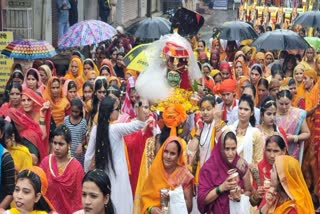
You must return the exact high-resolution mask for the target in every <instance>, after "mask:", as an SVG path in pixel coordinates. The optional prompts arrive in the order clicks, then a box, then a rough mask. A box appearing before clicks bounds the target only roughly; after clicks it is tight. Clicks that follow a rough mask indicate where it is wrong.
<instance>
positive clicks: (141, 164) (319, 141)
mask: <svg viewBox="0 0 320 214" xmlns="http://www.w3.org/2000/svg"><path fill="white" fill-rule="evenodd" d="M190 46H192V48H193V50H194V55H195V57H196V59H197V60H198V64H199V66H200V67H201V69H202V74H203V76H202V78H201V79H199V85H201V86H202V87H199V89H198V90H199V91H197V93H195V94H193V95H192V97H193V98H195V99H193V100H196V103H195V105H196V106H195V108H194V109H195V110H194V111H186V109H184V106H183V105H181V104H177V103H172V104H168V105H167V106H165V108H164V110H163V112H158V111H151V110H150V103H149V101H148V100H146V99H145V98H143V97H140V96H139V94H138V92H137V90H136V89H135V81H136V79H137V78H139V75H138V73H137V72H136V71H133V70H128V69H126V68H125V66H124V63H123V61H122V58H123V56H124V53H122V52H120V53H119V52H118V51H119V50H118V49H112V50H111V51H109V50H108V51H105V49H104V48H103V47H98V48H97V53H96V58H95V59H91V58H88V59H83V58H82V54H81V53H78V52H74V53H73V54H72V56H71V58H70V63H69V67H68V70H67V71H66V72H65V73H63V72H61V71H57V70H56V68H55V64H54V63H53V62H52V61H50V60H49V59H48V60H45V61H43V62H42V61H41V62H37V63H34V64H33V67H32V68H29V69H27V70H25V69H23V67H22V66H21V65H19V64H15V65H14V67H13V69H12V73H11V76H10V79H9V80H8V83H7V86H6V92H5V97H4V102H3V104H2V105H1V107H0V116H1V118H0V138H1V141H0V142H1V144H0V169H1V170H0V184H1V185H0V208H1V209H0V213H12V214H13V213H61V214H71V213H95V214H98V213H118V214H127V213H152V214H154V213H168V212H169V213H199V212H200V213H259V214H260V213H263V214H266V213H290V214H292V213H299V214H300V213H303V214H305V213H315V211H316V209H317V207H318V206H319V204H318V202H319V197H320V192H319V187H320V179H319V173H318V172H319V167H320V146H319V145H320V132H319V127H320V124H319V123H320V117H319V115H320V109H319V108H318V107H319V103H320V100H319V97H320V96H319V95H320V83H318V76H319V75H320V55H317V54H316V52H315V50H314V49H313V48H308V49H306V50H305V51H304V53H303V55H301V53H298V52H296V53H291V52H290V53H289V52H287V51H280V52H271V51H268V52H265V51H262V52H257V51H256V50H255V49H254V48H253V47H251V46H250V45H248V44H241V45H240V46H239V47H238V46H237V45H236V43H232V42H230V43H228V44H227V47H226V48H222V45H221V43H220V40H219V39H217V38H214V39H213V40H212V42H211V43H210V45H209V47H206V42H205V41H203V40H201V39H200V38H199V36H198V37H194V38H192V39H190ZM120 51H121V50H120ZM159 57H160V56H159ZM168 204H169V205H168ZM315 207H316V208H315ZM177 210H178V212H177Z"/></svg>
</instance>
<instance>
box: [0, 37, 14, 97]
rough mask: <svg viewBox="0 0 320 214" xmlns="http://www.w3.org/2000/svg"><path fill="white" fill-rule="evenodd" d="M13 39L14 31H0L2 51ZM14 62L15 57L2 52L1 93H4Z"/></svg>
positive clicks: (0, 67) (0, 47)
mask: <svg viewBox="0 0 320 214" xmlns="http://www.w3.org/2000/svg"><path fill="white" fill-rule="evenodd" d="M11 41H13V33H12V32H5V31H0V52H1V51H2V50H3V49H5V47H6V46H7V45H8V44H9V43H10V42H11ZM12 64H13V59H12V58H9V57H7V56H5V55H3V54H0V95H1V97H2V96H3V94H4V89H5V87H6V83H7V80H8V79H9V77H10V71H11V67H12Z"/></svg>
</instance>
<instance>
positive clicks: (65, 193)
mask: <svg viewBox="0 0 320 214" xmlns="http://www.w3.org/2000/svg"><path fill="white" fill-rule="evenodd" d="M40 166H41V168H42V169H43V170H44V171H45V173H46V175H47V178H48V184H49V185H48V190H47V193H46V197H47V198H48V199H49V200H50V201H51V203H52V204H53V206H54V208H55V209H56V211H57V212H58V213H63V214H72V213H73V212H75V211H78V210H80V209H82V202H81V195H82V194H81V193H82V178H83V176H84V172H83V169H82V166H81V164H80V163H79V161H77V160H76V159H74V158H71V159H70V161H69V162H68V164H67V165H66V167H65V169H64V171H63V172H62V174H61V175H60V174H59V169H58V165H57V160H56V157H55V156H54V155H49V156H47V157H45V158H44V159H43V160H42V162H41V165H40Z"/></svg>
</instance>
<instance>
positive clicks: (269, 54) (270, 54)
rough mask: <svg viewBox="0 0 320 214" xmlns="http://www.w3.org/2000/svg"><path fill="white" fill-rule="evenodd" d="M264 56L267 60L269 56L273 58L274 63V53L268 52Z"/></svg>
mask: <svg viewBox="0 0 320 214" xmlns="http://www.w3.org/2000/svg"><path fill="white" fill-rule="evenodd" d="M264 56H265V58H267V56H271V57H272V59H273V60H272V61H274V56H273V53H272V52H270V51H268V52H267V53H266V54H265V55H264Z"/></svg>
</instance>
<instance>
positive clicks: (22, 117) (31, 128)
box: [7, 88, 51, 162]
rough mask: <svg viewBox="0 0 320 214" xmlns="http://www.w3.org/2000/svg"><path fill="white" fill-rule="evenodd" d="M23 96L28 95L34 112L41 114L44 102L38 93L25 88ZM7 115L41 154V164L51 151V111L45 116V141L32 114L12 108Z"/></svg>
mask: <svg viewBox="0 0 320 214" xmlns="http://www.w3.org/2000/svg"><path fill="white" fill-rule="evenodd" d="M22 94H23V95H26V96H27V97H29V98H30V99H31V100H32V101H33V109H32V112H33V113H35V114H39V112H40V108H41V107H42V105H43V103H44V100H43V99H42V97H40V96H39V95H38V94H37V93H36V92H34V91H33V90H32V89H30V88H23V90H22ZM7 115H8V116H9V117H10V118H11V119H12V120H13V121H14V122H15V124H16V125H17V128H18V130H19V133H20V136H21V137H24V138H25V139H27V140H28V141H29V142H31V143H32V144H33V145H34V146H35V147H37V149H38V152H39V156H40V157H39V162H40V161H41V160H42V159H43V158H44V157H45V156H47V155H48V150H49V147H48V146H49V134H50V119H51V111H50V110H49V109H48V110H47V111H46V114H45V125H46V134H47V135H46V137H45V138H44V139H43V133H42V131H41V128H40V125H39V123H38V122H36V121H35V119H36V118H33V117H32V116H31V115H30V114H28V113H26V112H24V111H23V110H22V109H16V108H10V109H9V110H8V112H7Z"/></svg>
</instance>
